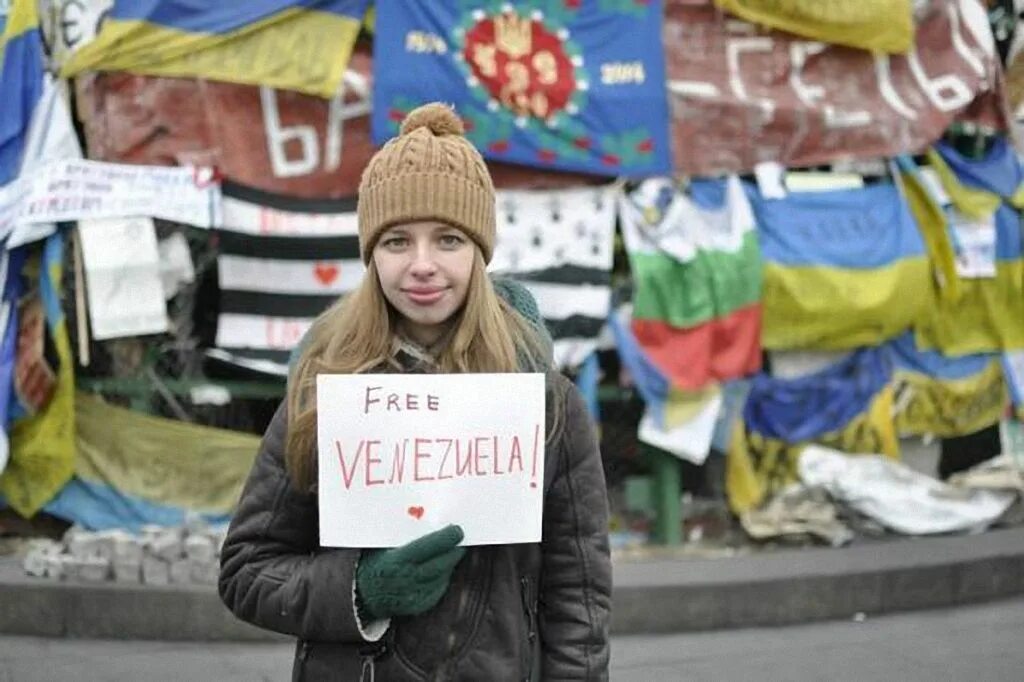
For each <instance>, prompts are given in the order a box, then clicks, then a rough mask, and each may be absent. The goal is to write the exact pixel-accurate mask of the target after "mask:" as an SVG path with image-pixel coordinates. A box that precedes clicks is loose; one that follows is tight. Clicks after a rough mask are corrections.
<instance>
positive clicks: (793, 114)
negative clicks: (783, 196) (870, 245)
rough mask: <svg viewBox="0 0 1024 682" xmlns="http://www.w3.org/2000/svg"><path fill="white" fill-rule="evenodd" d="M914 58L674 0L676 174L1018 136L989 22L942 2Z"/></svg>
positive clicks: (670, 64)
mask: <svg viewBox="0 0 1024 682" xmlns="http://www.w3.org/2000/svg"><path fill="white" fill-rule="evenodd" d="M915 41H916V44H915V47H914V49H912V50H911V51H910V52H909V53H907V54H906V55H884V54H880V55H873V54H871V53H870V52H867V51H864V50H857V49H852V48H847V47H840V46H835V45H827V44H824V43H820V42H814V41H809V40H802V39H800V38H798V37H796V36H794V35H792V34H788V33H782V32H780V31H766V30H760V29H758V28H757V27H755V26H754V25H753V24H750V23H748V22H745V21H741V20H739V19H735V18H733V17H730V16H728V15H726V14H724V13H722V12H721V11H719V10H717V9H715V8H714V7H713V6H711V5H710V3H699V2H697V3H695V2H694V0H666V2H665V26H664V43H665V48H666V66H667V74H668V77H667V80H668V91H669V99H670V101H671V103H672V107H673V110H672V124H671V125H672V135H673V145H674V155H675V157H674V167H675V168H676V170H677V171H678V172H681V173H686V174H691V175H716V174H719V173H723V172H742V171H749V170H751V169H752V168H753V167H754V166H755V165H756V164H757V163H759V162H761V161H778V162H780V163H782V164H783V165H785V166H789V167H800V166H813V165H818V164H826V163H830V162H832V161H835V160H838V159H852V158H861V159H867V158H878V157H882V156H891V155H893V154H897V153H902V152H915V151H918V150H920V149H921V148H923V147H925V146H926V145H928V144H929V143H930V142H932V141H934V140H935V139H937V138H938V137H940V136H941V135H942V132H943V131H944V130H945V129H946V127H947V126H948V125H949V123H950V122H951V121H953V120H954V119H955V118H958V117H961V118H962V117H964V116H967V115H969V116H970V117H971V118H972V119H973V120H976V121H978V122H981V123H985V124H987V125H990V126H992V127H996V128H998V129H1001V130H1002V129H1006V128H1007V121H1008V116H1007V113H1006V108H1005V102H1004V100H1003V98H1002V92H1001V76H1000V73H1001V72H1000V71H999V67H998V63H997V57H996V54H995V47H994V44H993V41H992V37H991V31H990V29H989V26H988V18H987V15H986V14H985V10H984V9H983V8H982V7H981V5H980V4H979V3H977V2H974V1H973V0H964V1H962V2H961V1H958V0H938V1H937V2H933V3H932V7H931V8H930V9H929V10H928V13H927V15H926V16H924V17H922V18H920V21H919V22H918V25H917V35H916V38H915Z"/></svg>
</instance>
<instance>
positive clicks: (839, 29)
mask: <svg viewBox="0 0 1024 682" xmlns="http://www.w3.org/2000/svg"><path fill="white" fill-rule="evenodd" d="M715 4H716V5H718V6H719V7H721V8H722V9H724V10H725V11H727V12H729V13H731V14H735V15H736V16H738V17H741V18H743V19H746V20H747V21H750V22H753V23H755V24H761V25H764V26H771V27H772V28H777V29H781V30H783V31H789V32H790V33H795V34H796V35H799V36H802V37H804V38H811V39H812V40H820V41H821V42H823V43H833V44H835V45H847V46H849V47H859V48H861V49H864V50H873V51H878V52H906V51H907V50H909V49H910V48H911V46H913V44H914V8H913V3H912V2H911V0H859V2H822V0H715Z"/></svg>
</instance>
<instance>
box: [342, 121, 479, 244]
mask: <svg viewBox="0 0 1024 682" xmlns="http://www.w3.org/2000/svg"><path fill="white" fill-rule="evenodd" d="M464 133H465V129H464V128H463V126H462V119H460V118H459V116H458V114H456V113H455V112H454V111H453V110H452V109H451V108H450V107H448V106H446V105H444V104H441V103H438V102H434V103H431V104H424V105H423V106H421V107H418V108H416V109H414V110H412V111H410V112H409V115H408V116H406V117H405V120H404V121H402V127H401V130H400V131H399V133H398V137H394V138H392V139H390V140H388V141H387V142H386V143H385V144H384V146H383V147H382V148H381V149H379V150H378V151H377V153H376V154H374V155H373V158H372V159H370V162H369V163H368V164H367V166H366V169H365V170H364V171H363V178H362V180H361V181H360V183H359V250H360V252H361V254H362V257H363V262H364V263H369V262H370V256H371V254H372V253H373V247H374V246H375V245H376V244H377V240H378V239H379V238H380V235H381V233H383V232H384V230H385V229H387V228H388V227H390V226H392V225H394V224H395V223H401V222H406V221H413V220H441V221H444V222H446V223H450V224H451V225H453V226H455V227H457V228H459V229H460V230H462V231H463V232H465V233H466V235H468V236H469V237H470V238H471V239H473V241H475V242H476V243H477V245H478V246H479V247H480V250H481V251H482V252H483V255H484V261H485V262H490V260H491V253H492V252H493V250H494V183H493V182H492V181H491V175H490V173H488V171H487V166H485V165H484V160H483V158H482V157H481V156H480V152H478V151H477V150H476V149H475V148H474V147H473V145H472V144H470V143H469V141H468V140H466V138H465V137H463V134H464Z"/></svg>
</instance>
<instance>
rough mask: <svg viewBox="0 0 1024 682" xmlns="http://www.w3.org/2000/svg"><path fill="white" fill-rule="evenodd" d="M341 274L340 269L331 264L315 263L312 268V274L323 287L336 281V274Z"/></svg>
mask: <svg viewBox="0 0 1024 682" xmlns="http://www.w3.org/2000/svg"><path fill="white" fill-rule="evenodd" d="M340 272H341V268H339V267H338V266H337V265H334V264H332V263H317V264H316V266H315V267H314V268H313V274H314V275H316V278H317V279H318V280H320V283H321V284H323V285H324V286H327V285H329V284H330V283H331V282H333V281H334V280H336V279H338V274H339V273H340Z"/></svg>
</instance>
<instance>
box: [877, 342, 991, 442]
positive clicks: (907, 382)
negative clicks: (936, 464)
mask: <svg viewBox="0 0 1024 682" xmlns="http://www.w3.org/2000/svg"><path fill="white" fill-rule="evenodd" d="M887 347H888V348H889V350H890V351H892V354H893V362H894V374H893V381H894V386H895V403H896V405H895V409H896V413H895V419H896V430H897V432H898V433H899V434H900V436H910V435H925V434H930V435H933V436H938V437H940V438H946V437H950V436H963V435H966V434H969V433H974V432H975V431H980V430H981V429H984V428H986V427H989V426H992V425H993V424H996V423H998V422H999V419H1000V417H1001V416H1002V415H1003V411H1004V410H1005V408H1006V404H1007V390H1006V382H1004V381H1003V367H1002V363H1001V362H1000V359H999V356H996V355H965V356H961V357H946V356H944V355H942V354H940V353H936V352H934V351H921V350H918V349H917V347H916V345H915V343H914V335H913V333H912V332H907V333H906V334H903V335H902V336H899V337H898V338H895V339H893V340H892V341H890V342H889V343H888V344H887Z"/></svg>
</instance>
